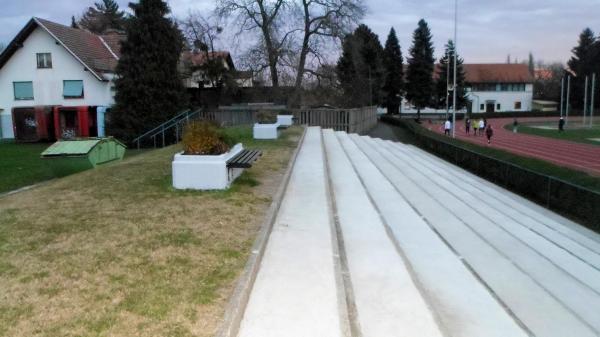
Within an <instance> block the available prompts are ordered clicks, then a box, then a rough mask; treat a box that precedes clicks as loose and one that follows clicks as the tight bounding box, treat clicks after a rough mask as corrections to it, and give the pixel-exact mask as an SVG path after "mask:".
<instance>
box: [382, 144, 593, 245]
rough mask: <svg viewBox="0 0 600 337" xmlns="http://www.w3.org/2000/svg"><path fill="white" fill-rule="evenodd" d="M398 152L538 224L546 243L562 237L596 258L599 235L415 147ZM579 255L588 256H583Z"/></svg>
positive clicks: (406, 147)
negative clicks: (441, 172)
mask: <svg viewBox="0 0 600 337" xmlns="http://www.w3.org/2000/svg"><path fill="white" fill-rule="evenodd" d="M389 144H392V145H394V146H397V145H396V143H394V142H389ZM399 149H400V150H401V151H406V152H407V153H410V154H411V155H413V156H414V158H416V159H420V160H421V161H423V162H426V163H428V164H429V167H433V168H434V169H435V168H437V169H438V170H440V169H442V168H443V172H445V173H446V174H447V175H448V176H452V177H454V178H461V179H463V181H462V182H461V183H462V184H464V185H470V186H474V187H477V188H478V189H479V190H480V191H481V192H482V193H481V194H482V195H489V196H490V197H492V198H493V199H494V202H495V205H497V206H496V207H502V209H503V210H504V211H505V212H506V213H507V214H509V215H512V216H516V217H519V218H523V219H526V220H528V221H533V222H537V224H538V226H537V227H535V230H536V231H539V232H540V233H542V234H544V235H545V236H547V237H548V238H549V239H552V240H553V239H554V238H556V237H557V236H558V237H562V240H563V244H567V245H568V243H564V241H566V240H571V241H573V242H574V243H576V244H577V245H580V246H581V247H584V248H585V249H586V250H588V251H591V252H593V253H594V254H595V255H600V235H598V234H597V233H593V232H591V231H590V230H588V229H585V228H583V227H581V226H579V225H577V224H573V223H572V222H570V221H568V220H566V219H564V218H562V217H559V216H557V215H556V214H554V213H552V212H549V211H548V210H546V209H544V208H542V207H540V206H538V205H536V204H534V203H532V202H531V201H529V200H527V199H525V198H523V197H520V196H518V195H515V194H513V193H510V192H508V191H506V190H500V189H499V188H498V186H496V185H493V184H492V183H490V182H488V181H486V180H484V179H482V178H479V177H477V176H476V175H474V174H472V173H470V172H466V171H464V170H462V169H460V168H458V167H456V166H455V165H453V164H450V163H448V162H447V161H445V160H443V159H440V158H438V157H435V156H434V155H432V154H430V153H427V152H425V151H422V150H420V149H418V148H416V147H414V146H403V147H399ZM438 172H439V171H438ZM539 225H541V226H543V227H545V229H544V228H543V227H541V228H540V227H539ZM572 247H573V246H570V247H569V248H570V249H571V248H572ZM572 249H577V248H572ZM582 254H588V253H586V252H582Z"/></svg>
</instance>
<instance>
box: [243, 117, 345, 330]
mask: <svg viewBox="0 0 600 337" xmlns="http://www.w3.org/2000/svg"><path fill="white" fill-rule="evenodd" d="M326 174H327V173H326V169H325V163H324V161H323V149H322V142H321V130H320V128H314V127H313V128H308V130H307V131H306V134H305V137H304V141H303V144H302V145H301V148H300V151H299V153H298V157H297V159H296V163H295V165H294V168H293V170H292V174H291V176H290V180H289V183H288V188H287V191H286V193H285V195H284V197H283V200H282V204H281V207H280V209H279V212H278V214H277V217H276V219H275V223H274V226H273V230H272V232H271V235H270V237H269V240H268V243H267V247H266V250H265V255H264V257H263V258H262V261H261V265H260V269H259V271H258V274H257V276H256V281H255V282H254V285H253V288H252V292H251V294H250V298H249V300H248V303H247V305H246V309H245V313H244V317H243V319H242V322H241V325H240V330H239V334H238V336H240V337H250V336H252V337H282V336H289V337H306V336H332V337H335V336H348V328H347V322H344V319H343V317H344V313H343V311H344V310H345V308H344V307H341V306H340V305H339V303H340V301H339V299H338V293H337V292H338V288H339V282H338V281H337V278H336V267H335V263H334V254H333V252H334V247H333V240H332V226H333V224H332V221H331V219H332V217H331V210H330V208H329V203H328V198H329V196H328V191H327V185H326V179H327V176H326Z"/></svg>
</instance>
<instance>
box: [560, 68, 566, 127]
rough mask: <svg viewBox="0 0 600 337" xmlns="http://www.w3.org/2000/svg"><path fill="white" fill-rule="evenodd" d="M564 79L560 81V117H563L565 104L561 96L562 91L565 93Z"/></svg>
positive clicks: (562, 94)
mask: <svg viewBox="0 0 600 337" xmlns="http://www.w3.org/2000/svg"><path fill="white" fill-rule="evenodd" d="M564 87H565V77H564V76H563V77H562V78H561V79H560V117H562V116H563V107H564V105H565V103H564V102H563V96H564V91H565V88H564Z"/></svg>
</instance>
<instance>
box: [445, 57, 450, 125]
mask: <svg viewBox="0 0 600 337" xmlns="http://www.w3.org/2000/svg"><path fill="white" fill-rule="evenodd" d="M449 86H450V56H449V54H448V51H446V120H448V110H450V105H449V103H450V102H449V97H450V93H449V92H448V91H449V89H450V88H448V87H449Z"/></svg>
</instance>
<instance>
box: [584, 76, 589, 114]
mask: <svg viewBox="0 0 600 337" xmlns="http://www.w3.org/2000/svg"><path fill="white" fill-rule="evenodd" d="M584 88H585V89H584V91H583V125H585V124H586V122H585V118H586V115H587V93H588V77H587V76H586V77H585V86H584Z"/></svg>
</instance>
